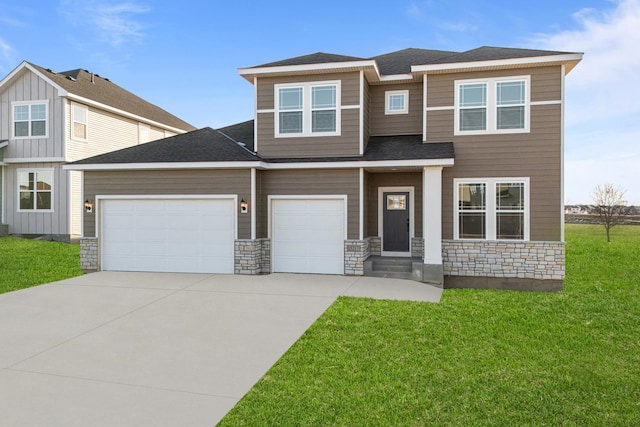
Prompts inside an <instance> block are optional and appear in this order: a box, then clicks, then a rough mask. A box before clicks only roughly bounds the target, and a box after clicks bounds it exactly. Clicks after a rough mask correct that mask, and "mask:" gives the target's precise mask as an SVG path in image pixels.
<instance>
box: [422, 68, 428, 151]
mask: <svg viewBox="0 0 640 427" xmlns="http://www.w3.org/2000/svg"><path fill="white" fill-rule="evenodd" d="M427 84H428V82H427V75H426V74H423V75H422V142H427V111H428V110H427Z"/></svg>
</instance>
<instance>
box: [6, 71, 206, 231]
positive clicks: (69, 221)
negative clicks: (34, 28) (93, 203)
mask: <svg viewBox="0 0 640 427" xmlns="http://www.w3.org/2000/svg"><path fill="white" fill-rule="evenodd" d="M194 129H195V128H194V127H193V126H191V125H189V124H188V123H186V122H184V121H182V120H180V119H179V118H177V117H175V116H173V115H171V114H169V113H168V112H166V111H164V110H163V109H161V108H159V107H157V106H155V105H153V104H151V103H149V102H147V101H145V100H143V99H141V98H139V97H137V96H135V95H134V94H132V93H130V92H128V91H126V90H125V89H123V88H121V87H119V86H117V85H116V84H114V83H113V82H111V81H109V80H108V79H105V78H103V77H100V76H98V75H96V74H93V73H90V72H88V71H86V70H80V69H77V70H71V71H64V72H58V73H56V72H54V71H52V70H50V69H44V68H42V67H39V66H37V65H34V64H31V63H29V62H23V63H21V64H20V65H19V66H18V67H17V68H16V69H14V70H13V71H12V72H11V73H9V74H8V75H7V76H6V77H5V78H4V79H2V80H1V81H0V235H6V234H12V235H19V236H45V237H47V238H51V239H54V240H62V241H69V240H70V238H71V237H72V236H80V234H81V228H82V206H83V204H84V200H83V199H82V197H81V195H82V182H81V180H82V174H81V173H80V172H75V171H71V172H67V171H63V170H62V165H63V164H64V163H66V162H71V161H75V160H79V159H83V158H86V157H90V156H94V155H96V154H101V153H106V152H109V151H113V150H117V149H120V148H124V147H129V146H132V145H137V144H139V143H143V142H149V141H152V140H155V139H159V138H165V137H167V136H172V135H176V134H180V133H184V132H187V131H190V130H194Z"/></svg>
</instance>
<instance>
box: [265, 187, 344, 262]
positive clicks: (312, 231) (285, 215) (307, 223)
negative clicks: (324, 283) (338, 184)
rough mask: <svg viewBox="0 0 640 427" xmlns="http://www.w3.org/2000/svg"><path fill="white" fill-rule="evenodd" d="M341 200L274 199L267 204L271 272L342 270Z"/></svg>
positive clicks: (342, 229)
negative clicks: (269, 222) (269, 219)
mask: <svg viewBox="0 0 640 427" xmlns="http://www.w3.org/2000/svg"><path fill="white" fill-rule="evenodd" d="M344 204H345V203H344V200H343V199H290V200H287V199H275V200H272V205H271V208H272V209H271V224H272V251H273V253H272V262H273V271H274V272H291V273H321V274H343V273H344V238H345V209H344Z"/></svg>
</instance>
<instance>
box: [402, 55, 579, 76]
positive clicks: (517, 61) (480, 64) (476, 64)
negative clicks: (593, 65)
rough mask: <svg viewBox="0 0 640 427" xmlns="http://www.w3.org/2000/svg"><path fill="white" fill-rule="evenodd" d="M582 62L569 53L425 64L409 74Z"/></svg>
mask: <svg viewBox="0 0 640 427" xmlns="http://www.w3.org/2000/svg"><path fill="white" fill-rule="evenodd" d="M580 60H582V54H581V53H571V54H566V55H549V56H535V57H526V58H512V59H496V60H493V61H473V62H459V63H447V64H426V65H412V66H411V72H413V73H420V72H428V71H445V70H452V71H455V70H459V69H468V68H486V67H501V66H502V67H509V66H514V65H527V64H531V65H535V64H542V63H545V62H571V61H580Z"/></svg>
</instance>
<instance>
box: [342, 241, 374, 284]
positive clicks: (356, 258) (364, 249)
mask: <svg viewBox="0 0 640 427" xmlns="http://www.w3.org/2000/svg"><path fill="white" fill-rule="evenodd" d="M367 258H369V239H364V240H345V241H344V274H345V275H347V276H364V261H365V260H366V259H367Z"/></svg>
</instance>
